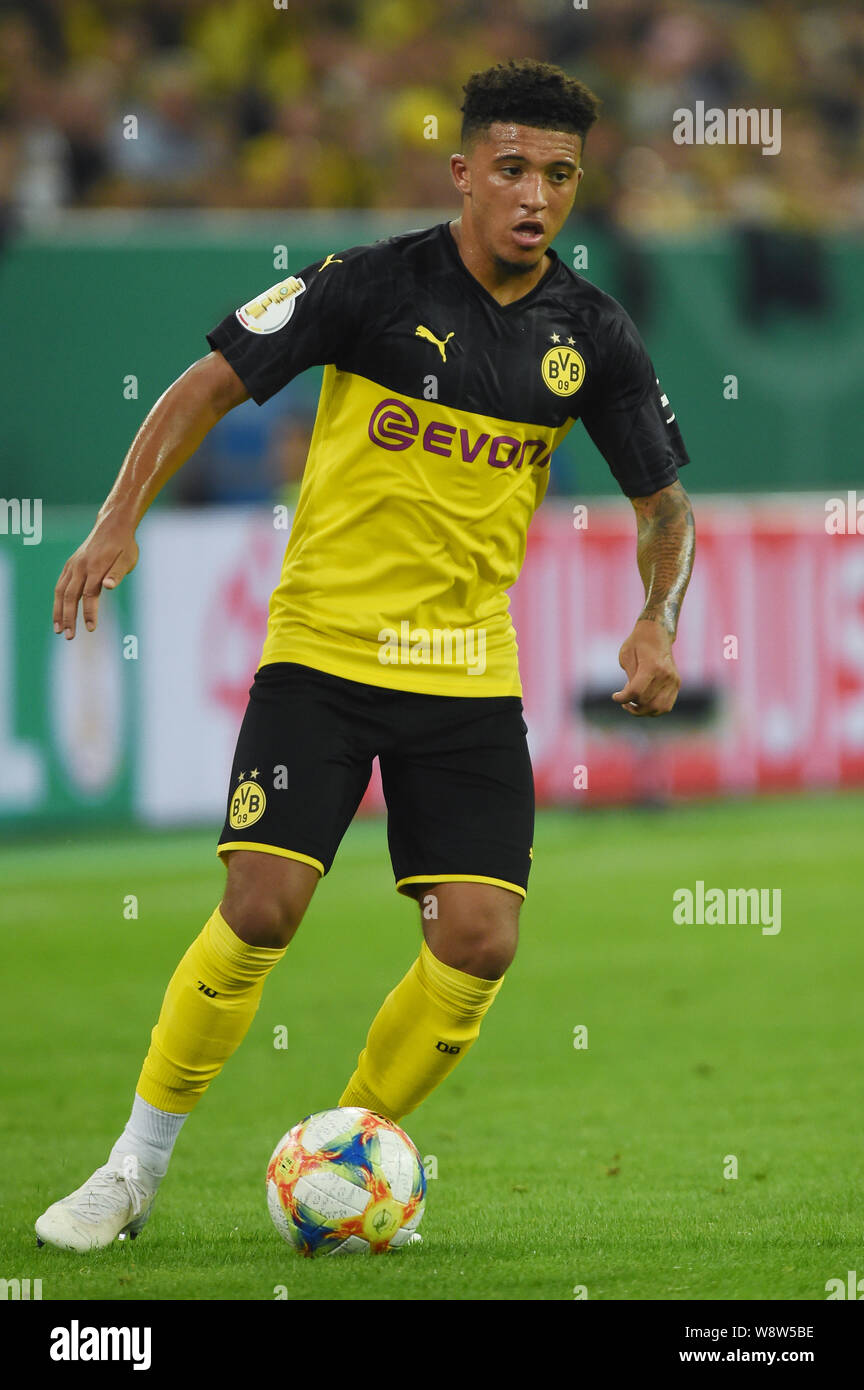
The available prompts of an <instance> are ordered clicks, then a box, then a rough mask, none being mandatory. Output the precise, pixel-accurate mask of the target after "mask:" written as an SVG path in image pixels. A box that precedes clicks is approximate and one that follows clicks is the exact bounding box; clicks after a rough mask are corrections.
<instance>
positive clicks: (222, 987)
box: [136, 907, 288, 1115]
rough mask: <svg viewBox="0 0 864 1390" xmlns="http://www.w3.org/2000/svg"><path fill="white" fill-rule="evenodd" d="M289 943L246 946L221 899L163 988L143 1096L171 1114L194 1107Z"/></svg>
mask: <svg viewBox="0 0 864 1390" xmlns="http://www.w3.org/2000/svg"><path fill="white" fill-rule="evenodd" d="M287 949H288V947H287V946H283V947H281V948H278V949H273V948H270V947H265V946H248V945H247V944H246V942H245V941H241V940H240V938H239V936H236V935H235V933H234V932H233V931H232V930H231V928H230V927H229V926H228V923H227V922H226V921H225V918H224V917H223V916H222V914H221V912H220V911H219V909H218V907H217V908H216V910H215V912H214V913H213V916H212V917H211V918H210V920H209V921H208V922H207V924H206V925H205V927H204V929H203V931H202V932H201V934H200V936H198V937H197V938H196V939H195V941H193V942H192V945H191V946H190V947H189V950H188V951H187V952H186V954H185V956H184V957H183V959H182V960H181V962H180V964H179V965H178V966H177V969H176V970H175V971H174V974H173V976H172V977H171V980H170V983H169V985H168V988H167V990H166V991H165V998H164V1000H163V1003H162V1010H161V1012H160V1014H159V1021H158V1023H157V1024H156V1027H155V1028H154V1029H153V1032H152V1034H151V1042H150V1050H149V1052H148V1053H147V1056H146V1058H145V1059H144V1065H143V1067H142V1068H141V1075H140V1077H139V1079H138V1085H137V1087H136V1090H137V1092H138V1094H139V1096H141V1097H142V1098H143V1099H144V1100H146V1101H148V1102H149V1104H150V1105H154V1106H155V1107H156V1109H157V1110H168V1111H170V1112H171V1114H172V1115H186V1114H188V1112H189V1111H190V1110H193V1109H194V1108H195V1106H196V1105H197V1104H198V1101H199V1100H200V1099H201V1097H202V1096H203V1094H204V1092H205V1091H206V1089H207V1087H208V1086H209V1085H210V1082H211V1081H212V1080H213V1078H214V1076H218V1075H219V1073H220V1071H221V1070H222V1067H223V1066H224V1064H225V1062H227V1060H228V1058H229V1057H230V1056H231V1054H232V1052H234V1051H235V1050H236V1048H238V1047H239V1046H240V1043H241V1042H242V1041H243V1039H244V1038H245V1036H246V1033H247V1032H248V1029H249V1025H250V1024H251V1022H252V1020H253V1018H254V1017H255V1014H256V1012H257V1010H258V1005H259V1003H260V1001H261V992H262V990H263V988H264V980H265V979H266V977H267V975H268V974H269V972H270V971H271V970H272V969H273V966H274V965H276V964H277V962H278V961H280V960H281V959H282V957H283V956H284V954H285V952H286V951H287ZM214 991H215V992H214Z"/></svg>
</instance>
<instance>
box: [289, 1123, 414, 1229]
mask: <svg viewBox="0 0 864 1390" xmlns="http://www.w3.org/2000/svg"><path fill="white" fill-rule="evenodd" d="M425 1200H426V1172H425V1170H424V1168H423V1164H422V1162H421V1160H420V1155H419V1153H418V1152H417V1150H416V1148H415V1147H414V1145H413V1144H412V1142H411V1140H410V1139H409V1138H408V1135H407V1134H406V1133H405V1131H404V1130H402V1129H400V1128H399V1126H398V1125H397V1124H395V1123H394V1121H393V1120H387V1119H385V1118H384V1117H383V1116H382V1115H375V1114H373V1112H372V1111H371V1110H361V1109H360V1108H359V1106H343V1107H342V1108H341V1109H338V1110H320V1111H319V1112H318V1113H317V1114H316V1115H307V1117H306V1119H305V1120H301V1121H300V1123H299V1124H297V1125H295V1126H294V1128H293V1129H289V1131H288V1133H287V1134H284V1135H283V1136H282V1138H281V1139H280V1140H279V1143H278V1144H277V1145H276V1148H275V1149H274V1150H273V1154H272V1156H271V1158H270V1162H269V1164H268V1166H267V1205H268V1207H269V1208H270V1215H271V1217H272V1218H273V1224H274V1226H275V1227H276V1230H277V1231H278V1232H279V1234H280V1236H282V1237H283V1239H284V1240H287V1241H288V1244H289V1245H292V1246H293V1247H294V1249H295V1250H298V1251H299V1252H300V1254H301V1255H344V1254H352V1253H355V1252H356V1253H360V1254H369V1253H370V1252H371V1253H372V1254H376V1255H378V1254H381V1253H382V1252H383V1251H385V1250H398V1249H399V1247H400V1246H402V1245H407V1243H408V1241H409V1240H410V1239H411V1235H412V1233H413V1232H414V1231H416V1229H417V1227H418V1226H419V1225H420V1220H421V1218H422V1216H423V1206H424V1203H425Z"/></svg>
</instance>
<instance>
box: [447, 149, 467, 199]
mask: <svg viewBox="0 0 864 1390" xmlns="http://www.w3.org/2000/svg"><path fill="white" fill-rule="evenodd" d="M450 173H451V175H452V177H453V182H454V183H455V185H456V187H457V188H458V189H459V192H460V193H470V192H471V170H470V169H469V167H468V161H467V159H466V158H465V156H464V154H451V156H450Z"/></svg>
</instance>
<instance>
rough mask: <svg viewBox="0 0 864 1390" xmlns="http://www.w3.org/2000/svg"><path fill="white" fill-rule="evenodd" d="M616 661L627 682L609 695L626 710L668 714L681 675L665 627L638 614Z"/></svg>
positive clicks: (650, 713) (675, 696) (678, 686)
mask: <svg viewBox="0 0 864 1390" xmlns="http://www.w3.org/2000/svg"><path fill="white" fill-rule="evenodd" d="M618 662H619V664H620V666H621V667H622V668H623V669H624V671H625V672H626V674H627V683H626V685H625V686H624V687H623V689H622V690H616V691H615V693H614V695H613V696H612V699H613V700H615V701H617V703H618V704H619V705H620V706H621V708H622V709H625V710H626V711H627V713H628V714H643V715H644V714H648V715H652V716H654V715H658V714H668V713H669V711H670V710H671V709H672V707H673V705H674V704H675V701H676V700H677V698H678V691H679V689H680V687H681V677H680V676H679V674H678V668H677V666H676V665H675V658H674V657H673V655H672V638H671V637H670V636H669V633H668V632H667V631H666V629H665V628H664V627H662V626H661V624H660V623H655V622H651V621H649V620H648V619H646V618H640V619H639V621H638V622H637V623H636V626H635V627H634V628H633V631H632V632H631V633H630V636H629V637H628V638H627V640H626V642H625V643H624V645H623V646H622V648H621V650H620V652H619V653H618Z"/></svg>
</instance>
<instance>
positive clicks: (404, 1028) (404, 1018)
mask: <svg viewBox="0 0 864 1390" xmlns="http://www.w3.org/2000/svg"><path fill="white" fill-rule="evenodd" d="M503 982H504V981H503V977H502V978H501V979H500V980H480V979H478V978H477V977H476V976H474V975H466V974H464V973H463V972H462V971H461V970H455V969H454V968H453V966H452V965H445V964H444V963H443V961H440V960H438V959H437V958H436V957H435V956H433V954H432V952H431V951H430V950H429V947H428V946H427V945H426V942H425V941H424V942H423V944H422V946H421V948H420V955H419V958H418V959H417V960H416V961H415V962H414V964H413V965H412V967H411V969H410V970H409V971H408V974H407V975H406V976H405V978H404V979H403V980H400V982H399V984H398V985H397V986H396V988H395V989H394V990H392V991H391V992H390V994H388V995H387V998H386V999H385V1000H384V1003H383V1004H382V1005H381V1008H380V1010H379V1012H378V1014H377V1016H376V1018H375V1019H374V1021H373V1023H372V1027H371V1028H370V1029H369V1036H368V1038H367V1039H366V1046H365V1048H364V1049H363V1051H362V1052H361V1053H360V1056H359V1058H358V1060H357V1070H356V1071H355V1073H354V1075H353V1076H352V1077H351V1080H350V1081H349V1082H348V1085H347V1087H346V1089H345V1091H344V1092H343V1094H342V1097H341V1099H340V1101H339V1104H340V1105H362V1106H364V1107H365V1109H367V1110H374V1111H376V1112H377V1113H378V1114H379V1115H386V1116H387V1117H388V1118H389V1119H391V1120H399V1119H401V1117H402V1116H403V1115H408V1114H410V1112H411V1111H412V1110H416V1108H417V1106H418V1105H419V1104H420V1102H421V1101H422V1100H425V1099H426V1097H427V1096H428V1095H429V1092H430V1091H434V1089H435V1087H436V1086H438V1085H439V1084H440V1082H442V1081H443V1080H444V1078H445V1076H447V1075H448V1074H449V1073H450V1072H451V1071H452V1070H453V1068H454V1067H455V1066H456V1064H457V1062H460V1061H461V1060H462V1058H463V1057H464V1056H465V1053H466V1052H467V1051H468V1049H469V1047H470V1046H471V1044H472V1043H474V1042H476V1040H477V1038H478V1036H479V1034H480V1024H481V1022H482V1019H483V1015H484V1014H485V1013H486V1010H487V1009H488V1008H489V1006H490V1004H491V1003H492V1000H493V999H494V998H495V995H496V994H497V993H498V991H499V989H500V988H501V985H502V984H503Z"/></svg>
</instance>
